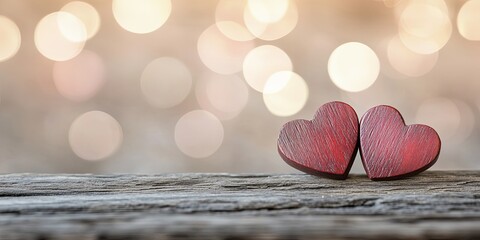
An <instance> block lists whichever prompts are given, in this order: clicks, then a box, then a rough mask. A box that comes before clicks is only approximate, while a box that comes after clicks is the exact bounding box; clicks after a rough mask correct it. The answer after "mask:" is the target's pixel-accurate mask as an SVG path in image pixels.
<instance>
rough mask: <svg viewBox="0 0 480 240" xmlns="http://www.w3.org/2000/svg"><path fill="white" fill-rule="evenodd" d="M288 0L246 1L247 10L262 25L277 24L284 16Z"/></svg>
mask: <svg viewBox="0 0 480 240" xmlns="http://www.w3.org/2000/svg"><path fill="white" fill-rule="evenodd" d="M289 2H290V0H248V10H249V11H250V12H251V13H252V16H253V17H254V18H255V19H257V20H258V21H259V22H262V23H273V22H277V21H279V20H280V19H282V18H283V16H285V13H286V12H287V9H288V5H289Z"/></svg>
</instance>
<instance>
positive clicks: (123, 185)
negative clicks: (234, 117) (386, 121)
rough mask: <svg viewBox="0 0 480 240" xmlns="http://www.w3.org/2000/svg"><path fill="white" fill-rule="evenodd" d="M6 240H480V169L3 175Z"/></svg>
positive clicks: (0, 201) (0, 215)
mask: <svg viewBox="0 0 480 240" xmlns="http://www.w3.org/2000/svg"><path fill="white" fill-rule="evenodd" d="M0 186H1V192H0V196H1V197H0V239H36V240H38V239H170V238H173V239H182V238H188V237H190V238H199V239H331V238H333V239H363V238H371V239H480V172H478V171H477V172H475V171H464V172H431V171H427V172H424V173H422V174H420V175H418V176H415V177H412V178H408V179H404V180H398V181H383V182H376V181H370V180H369V179H368V178H367V177H366V176H364V175H353V176H351V177H349V178H348V179H347V180H345V181H340V180H330V179H323V178H318V177H313V176H309V175H304V174H284V175H275V174H273V175H272V174H240V175H236V174H166V175H130V174H128V175H37V174H10V175H0Z"/></svg>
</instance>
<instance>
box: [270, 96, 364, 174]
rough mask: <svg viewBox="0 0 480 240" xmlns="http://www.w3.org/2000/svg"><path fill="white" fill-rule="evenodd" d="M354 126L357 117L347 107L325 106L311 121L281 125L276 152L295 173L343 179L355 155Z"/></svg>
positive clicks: (356, 128)
mask: <svg viewBox="0 0 480 240" xmlns="http://www.w3.org/2000/svg"><path fill="white" fill-rule="evenodd" d="M358 124H359V123H358V117H357V114H356V113H355V110H353V108H352V107H350V106H349V105H348V104H346V103H343V102H329V103H326V104H324V105H322V106H321V107H320V108H319V109H318V110H317V112H316V113H315V116H314V118H313V120H311V121H310V120H294V121H290V122H288V123H286V124H285V125H284V126H283V128H282V129H281V131H280V135H279V137H278V144H277V145H278V152H279V153H280V156H281V157H282V158H283V160H284V161H285V162H286V163H288V164H289V165H291V166H292V167H294V168H296V169H298V170H301V171H303V172H307V173H310V174H314V175H318V176H322V177H328V178H334V179H345V178H347V175H348V173H349V172H350V168H351V166H352V163H353V161H354V160H355V156H356V154H357V149H358V128H359V127H358Z"/></svg>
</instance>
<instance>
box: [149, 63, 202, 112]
mask: <svg viewBox="0 0 480 240" xmlns="http://www.w3.org/2000/svg"><path fill="white" fill-rule="evenodd" d="M140 86H141V90H142V93H143V95H144V97H145V99H146V100H147V101H148V102H149V103H150V104H151V105H153V106H155V107H159V108H169V107H172V106H175V105H177V104H179V103H181V102H182V101H183V100H184V99H185V98H186V97H187V96H188V94H189V93H190V89H191V87H192V74H191V73H190V70H189V69H188V67H187V66H186V65H185V64H184V63H183V62H181V61H180V60H178V59H176V58H170V57H161V58H157V59H155V60H153V61H152V62H150V63H149V64H148V65H147V66H146V67H145V69H144V70H143V73H142V76H141V80H140Z"/></svg>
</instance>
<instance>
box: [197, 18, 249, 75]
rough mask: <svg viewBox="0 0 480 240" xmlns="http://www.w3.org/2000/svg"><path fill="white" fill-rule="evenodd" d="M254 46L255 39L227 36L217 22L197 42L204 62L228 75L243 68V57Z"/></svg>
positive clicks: (217, 71)
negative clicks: (236, 39)
mask: <svg viewBox="0 0 480 240" xmlns="http://www.w3.org/2000/svg"><path fill="white" fill-rule="evenodd" d="M253 47H254V43H253V41H234V40H232V39H230V38H227V37H226V36H225V35H224V34H223V33H221V32H220V30H219V29H218V28H217V26H216V25H215V24H214V25H211V26H210V27H209V28H207V29H206V30H205V31H203V33H202V34H201V35H200V37H199V38H198V43H197V50H198V55H199V57H200V60H201V61H202V62H203V64H205V66H207V67H208V68H209V69H210V70H212V71H214V72H216V73H220V74H226V75H228V74H234V73H237V72H239V71H241V70H242V63H243V59H244V58H245V56H246V55H247V53H248V52H249V51H250V50H251V49H252V48H253Z"/></svg>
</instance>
